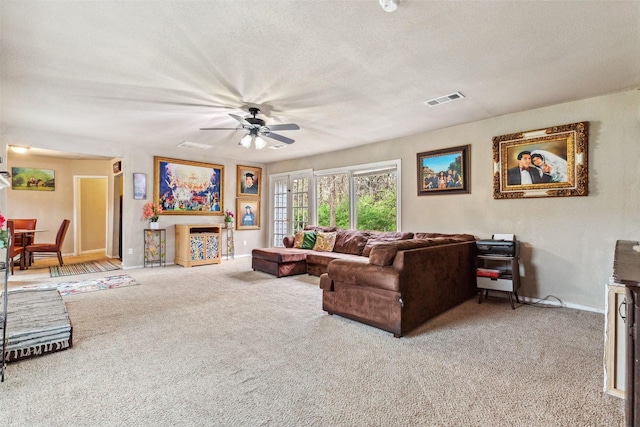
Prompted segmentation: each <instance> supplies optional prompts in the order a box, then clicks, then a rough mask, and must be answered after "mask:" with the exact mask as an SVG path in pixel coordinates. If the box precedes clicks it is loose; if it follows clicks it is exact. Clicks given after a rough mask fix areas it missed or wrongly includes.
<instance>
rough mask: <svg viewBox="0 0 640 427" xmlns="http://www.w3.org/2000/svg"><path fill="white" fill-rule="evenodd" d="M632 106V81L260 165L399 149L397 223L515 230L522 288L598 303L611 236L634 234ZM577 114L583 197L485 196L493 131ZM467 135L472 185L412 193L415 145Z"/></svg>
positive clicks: (294, 165)
mask: <svg viewBox="0 0 640 427" xmlns="http://www.w3.org/2000/svg"><path fill="white" fill-rule="evenodd" d="M462 102H467V101H466V100H465V101H462ZM440 108H455V106H454V105H453V104H451V106H443V107H440ZM639 112H640V91H638V90H631V91H627V92H623V93H618V94H612V95H608V96H602V97H597V98H591V99H586V100H581V101H576V102H570V103H565V104H560V105H555V106H550V107H545V108H540V109H537V110H532V111H526V112H521V113H517V114H511V115H507V116H502V117H495V118H492V119H489V120H483V121H480V122H475V123H470V124H465V125H461V126H455V127H451V128H447V129H442V130H438V131H434V132H428V133H424V134H420V135H413V136H409V137H405V138H400V139H397V140H394V141H386V142H380V143H376V144H372V145H367V146H364V147H359V148H354V149H350V150H344V151H341V152H338V153H330V154H324V155H319V156H313V157H307V158H304V159H299V160H292V161H285V162H279V163H273V164H269V165H268V169H269V174H274V173H282V172H289V171H294V170H300V169H306V168H313V169H315V170H320V169H325V168H335V167H340V166H348V165H353V164H362V163H371V162H378V161H383V160H389V159H396V158H401V159H402V229H403V230H409V231H410V230H415V231H432V232H445V233H448V232H466V233H472V234H474V235H476V236H477V237H480V238H489V237H491V235H492V234H493V233H515V234H516V235H517V237H518V238H519V239H520V240H521V241H522V244H523V250H522V264H523V270H524V271H523V273H524V277H523V280H522V289H521V291H520V294H521V295H524V296H528V297H531V298H542V297H545V296H547V295H554V296H556V297H558V298H560V299H561V300H562V301H564V302H565V303H568V304H570V305H573V306H582V307H590V308H595V309H598V310H602V309H604V295H605V288H604V287H605V284H606V283H607V282H608V280H609V277H610V276H611V274H612V265H613V250H614V246H615V242H616V240H620V239H622V240H640V197H639V196H638V194H639V190H640V168H639V167H638V159H640V141H639V136H640V119H639V114H640V113H639ZM428 114H429V110H425V116H427V115H428ZM426 119H427V117H425V120H426ZM579 121H589V122H590V136H589V171H590V172H589V188H590V191H589V196H588V197H563V198H548V199H516V200H494V199H493V193H492V192H493V187H492V186H493V181H492V137H494V136H497V135H504V134H509V133H514V132H520V131H527V130H533V129H539V128H546V127H549V126H554V125H562V124H567V123H574V122H579ZM466 144H470V145H471V150H470V155H471V185H470V187H471V193H470V194H463V195H438V196H423V197H418V196H417V184H416V182H417V180H416V173H417V172H416V153H418V152H421V151H427V150H434V149H439V148H447V147H452V146H456V145H466Z"/></svg>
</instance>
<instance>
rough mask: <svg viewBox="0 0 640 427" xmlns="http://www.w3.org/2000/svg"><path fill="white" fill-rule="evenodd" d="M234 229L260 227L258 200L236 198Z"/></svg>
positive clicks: (255, 228)
mask: <svg viewBox="0 0 640 427" xmlns="http://www.w3.org/2000/svg"><path fill="white" fill-rule="evenodd" d="M236 229H237V230H259V229H260V200H258V199H236Z"/></svg>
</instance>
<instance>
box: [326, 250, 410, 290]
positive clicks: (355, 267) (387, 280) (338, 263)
mask: <svg viewBox="0 0 640 427" xmlns="http://www.w3.org/2000/svg"><path fill="white" fill-rule="evenodd" d="M360 258H363V257H360ZM364 259H366V258H364ZM328 273H329V278H330V280H331V281H332V283H331V285H334V284H335V283H345V284H347V285H353V286H363V287H369V288H378V289H383V290H386V291H394V292H398V291H400V271H399V270H397V269H395V268H389V267H386V268H385V267H381V266H378V265H372V264H362V263H358V264H354V262H353V260H348V259H337V260H335V261H333V262H332V263H331V264H329V267H328Z"/></svg>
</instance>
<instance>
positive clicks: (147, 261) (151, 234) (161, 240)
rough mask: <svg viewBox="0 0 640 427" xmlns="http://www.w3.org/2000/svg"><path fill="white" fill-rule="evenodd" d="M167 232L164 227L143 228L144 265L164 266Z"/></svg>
mask: <svg viewBox="0 0 640 427" xmlns="http://www.w3.org/2000/svg"><path fill="white" fill-rule="evenodd" d="M166 245H167V234H166V230H165V229H164V228H160V229H157V228H146V229H145V230H144V266H145V268H146V267H153V266H155V265H158V266H160V267H164V266H166Z"/></svg>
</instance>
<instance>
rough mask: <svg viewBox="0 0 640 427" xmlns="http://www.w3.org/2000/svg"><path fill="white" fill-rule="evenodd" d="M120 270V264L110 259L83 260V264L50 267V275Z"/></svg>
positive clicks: (72, 274)
mask: <svg viewBox="0 0 640 427" xmlns="http://www.w3.org/2000/svg"><path fill="white" fill-rule="evenodd" d="M112 270H120V265H119V264H117V263H115V262H111V261H109V260H103V261H90V262H83V263H82V264H67V265H62V266H57V265H54V266H51V267H49V275H50V277H60V276H74V275H76V274H88V273H100V272H103V271H112Z"/></svg>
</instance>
